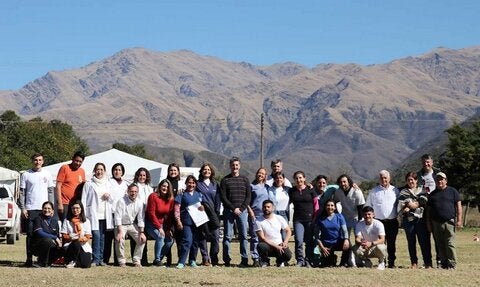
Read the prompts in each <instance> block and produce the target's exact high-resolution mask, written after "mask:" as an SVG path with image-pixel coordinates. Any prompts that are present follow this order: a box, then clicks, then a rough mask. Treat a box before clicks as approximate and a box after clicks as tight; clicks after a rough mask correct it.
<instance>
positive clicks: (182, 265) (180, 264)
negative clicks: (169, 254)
mask: <svg viewBox="0 0 480 287" xmlns="http://www.w3.org/2000/svg"><path fill="white" fill-rule="evenodd" d="M176 268H177V269H183V268H185V264H183V263H178V264H177V267H176Z"/></svg>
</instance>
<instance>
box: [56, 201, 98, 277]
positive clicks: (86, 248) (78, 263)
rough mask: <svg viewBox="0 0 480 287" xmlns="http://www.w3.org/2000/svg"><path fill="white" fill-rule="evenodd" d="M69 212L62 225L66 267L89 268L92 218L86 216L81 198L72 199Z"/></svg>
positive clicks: (90, 261) (90, 262)
mask: <svg viewBox="0 0 480 287" xmlns="http://www.w3.org/2000/svg"><path fill="white" fill-rule="evenodd" d="M69 209H70V210H69V212H68V214H67V218H66V220H64V221H63V225H62V230H61V233H62V238H63V242H64V248H65V249H66V252H65V262H68V263H67V265H66V267H67V268H73V267H80V268H89V267H90V266H91V264H92V247H91V246H90V244H88V240H90V238H92V228H91V225H90V220H88V219H87V217H86V216H85V211H84V208H83V204H82V202H81V201H80V200H77V201H72V202H70V205H69Z"/></svg>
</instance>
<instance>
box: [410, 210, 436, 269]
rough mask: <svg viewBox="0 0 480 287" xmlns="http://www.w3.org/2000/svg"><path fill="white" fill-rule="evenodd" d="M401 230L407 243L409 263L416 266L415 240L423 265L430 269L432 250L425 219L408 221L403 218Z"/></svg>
mask: <svg viewBox="0 0 480 287" xmlns="http://www.w3.org/2000/svg"><path fill="white" fill-rule="evenodd" d="M403 229H404V230H405V235H406V237H407V242H408V253H409V254H410V263H411V264H417V263H418V257H417V239H418V245H420V250H421V251H422V257H423V264H424V265H425V266H430V267H432V250H431V243H430V233H429V232H428V230H427V224H426V223H425V218H420V219H416V220H414V221H408V218H407V217H406V216H405V217H404V218H403Z"/></svg>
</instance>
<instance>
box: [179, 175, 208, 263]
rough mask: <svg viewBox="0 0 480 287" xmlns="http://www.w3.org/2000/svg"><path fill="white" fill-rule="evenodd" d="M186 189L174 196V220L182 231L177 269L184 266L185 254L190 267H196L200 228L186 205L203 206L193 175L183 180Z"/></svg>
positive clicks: (199, 208)
mask: <svg viewBox="0 0 480 287" xmlns="http://www.w3.org/2000/svg"><path fill="white" fill-rule="evenodd" d="M185 184H186V190H185V191H184V192H183V194H182V195H178V196H177V197H176V198H175V221H176V224H177V228H178V230H181V231H183V238H182V244H181V249H180V256H179V258H178V265H177V268H178V269H182V268H184V267H185V262H186V260H187V255H189V261H190V266H191V267H197V262H196V260H195V255H196V253H197V250H198V241H199V239H200V228H198V227H197V226H196V225H195V222H194V221H193V219H192V217H191V216H190V213H189V212H188V207H189V206H191V205H198V210H200V211H203V210H204V208H203V206H202V205H201V204H200V203H201V202H202V195H201V194H200V193H199V192H197V191H196V188H197V179H196V178H195V176H193V175H189V176H188V177H187V179H186V180H185Z"/></svg>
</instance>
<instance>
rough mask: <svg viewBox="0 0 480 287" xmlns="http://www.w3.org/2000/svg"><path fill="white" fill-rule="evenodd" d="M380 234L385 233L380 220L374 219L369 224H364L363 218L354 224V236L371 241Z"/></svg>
mask: <svg viewBox="0 0 480 287" xmlns="http://www.w3.org/2000/svg"><path fill="white" fill-rule="evenodd" d="M380 235H385V227H384V226H383V223H382V222H381V221H380V220H377V219H374V220H373V222H372V224H370V225H366V224H365V220H362V221H360V222H358V223H357V226H355V236H361V237H362V238H363V239H365V240H367V241H370V242H373V241H375V240H377V239H378V236H380Z"/></svg>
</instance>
